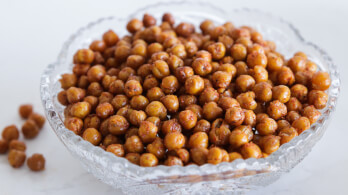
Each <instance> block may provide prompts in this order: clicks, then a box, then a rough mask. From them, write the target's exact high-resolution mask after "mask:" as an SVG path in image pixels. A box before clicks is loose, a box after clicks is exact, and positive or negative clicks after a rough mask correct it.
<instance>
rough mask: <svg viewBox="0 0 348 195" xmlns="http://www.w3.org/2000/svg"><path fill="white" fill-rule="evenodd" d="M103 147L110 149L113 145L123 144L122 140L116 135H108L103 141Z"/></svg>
mask: <svg viewBox="0 0 348 195" xmlns="http://www.w3.org/2000/svg"><path fill="white" fill-rule="evenodd" d="M102 143H103V146H105V147H108V146H109V145H111V144H119V143H121V141H120V139H119V138H118V137H116V136H115V135H112V134H108V135H107V136H105V137H104V139H103V142H102Z"/></svg>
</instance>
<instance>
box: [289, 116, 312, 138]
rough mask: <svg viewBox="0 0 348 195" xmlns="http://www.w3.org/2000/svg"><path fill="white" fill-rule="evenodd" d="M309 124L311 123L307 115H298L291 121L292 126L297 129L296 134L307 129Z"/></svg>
mask: <svg viewBox="0 0 348 195" xmlns="http://www.w3.org/2000/svg"><path fill="white" fill-rule="evenodd" d="M310 126H311V123H310V121H309V119H308V118H307V117H300V118H298V119H296V120H295V121H294V122H293V123H292V127H294V128H295V129H296V130H297V132H298V134H301V133H302V132H303V131H305V130H307V129H309V127H310Z"/></svg>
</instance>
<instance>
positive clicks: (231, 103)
mask: <svg viewBox="0 0 348 195" xmlns="http://www.w3.org/2000/svg"><path fill="white" fill-rule="evenodd" d="M218 104H219V106H220V107H221V108H222V109H224V110H227V109H229V108H233V107H240V105H239V103H238V101H237V100H236V99H234V98H232V97H221V98H220V99H219V101H218Z"/></svg>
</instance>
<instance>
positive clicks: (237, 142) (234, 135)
mask: <svg viewBox="0 0 348 195" xmlns="http://www.w3.org/2000/svg"><path fill="white" fill-rule="evenodd" d="M248 142H249V139H248V135H247V134H246V133H244V132H242V131H241V130H233V131H232V132H231V134H230V136H229V143H230V146H231V147H232V148H239V147H241V146H242V145H244V144H246V143H248Z"/></svg>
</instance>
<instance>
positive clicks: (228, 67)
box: [217, 63, 237, 77]
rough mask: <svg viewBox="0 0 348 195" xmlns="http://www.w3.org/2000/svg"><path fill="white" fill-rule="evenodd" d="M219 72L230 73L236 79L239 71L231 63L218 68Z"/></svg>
mask: <svg viewBox="0 0 348 195" xmlns="http://www.w3.org/2000/svg"><path fill="white" fill-rule="evenodd" d="M217 70H218V71H225V72H228V73H230V74H231V75H232V77H235V76H236V75H237V69H236V67H235V66H233V65H232V64H230V63H225V64H222V65H221V66H219V67H218V69H217Z"/></svg>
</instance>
